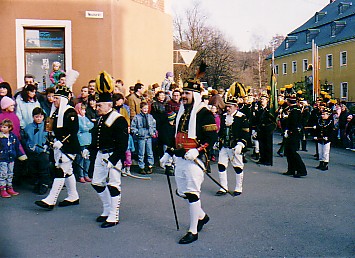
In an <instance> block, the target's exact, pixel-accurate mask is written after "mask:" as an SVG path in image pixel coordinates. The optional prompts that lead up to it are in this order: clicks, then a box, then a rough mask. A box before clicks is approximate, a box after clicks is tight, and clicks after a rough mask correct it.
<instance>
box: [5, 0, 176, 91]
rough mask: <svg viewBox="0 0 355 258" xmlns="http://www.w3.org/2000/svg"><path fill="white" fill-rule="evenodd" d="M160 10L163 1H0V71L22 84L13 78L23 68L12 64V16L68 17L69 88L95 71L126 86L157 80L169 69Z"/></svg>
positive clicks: (165, 22) (168, 31) (168, 34)
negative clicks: (94, 15) (92, 14)
mask: <svg viewBox="0 0 355 258" xmlns="http://www.w3.org/2000/svg"><path fill="white" fill-rule="evenodd" d="M162 10H164V1H163V0H159V1H157V2H153V1H143V2H142V1H134V0H119V1H118V0H100V1H98V0H62V1H47V0H28V1H26V0H22V1H21V0H2V1H0V17H1V18H0V33H1V35H6V37H4V36H2V38H3V39H2V40H1V43H0V60H1V62H0V76H1V77H3V78H4V80H5V81H8V82H9V83H10V84H11V85H12V87H13V89H15V88H17V87H21V86H22V84H23V82H22V81H19V80H17V77H18V76H17V74H18V73H19V69H24V67H20V68H19V69H18V67H17V61H16V19H31V20H54V21H55V20H66V21H68V20H69V21H71V38H72V42H71V53H72V57H71V61H72V62H71V63H72V65H71V67H72V69H74V70H77V71H79V73H80V76H79V78H78V80H77V82H76V84H75V85H74V89H73V90H74V93H76V94H77V93H78V92H79V91H80V88H81V86H83V85H87V82H88V81H89V80H90V79H93V78H95V77H96V76H97V74H98V73H99V72H100V71H101V70H106V71H107V72H108V73H110V74H111V75H112V76H114V77H115V78H116V79H117V78H120V79H122V80H123V81H124V82H125V85H126V87H128V86H130V85H133V84H134V83H135V82H136V81H137V80H140V81H141V82H142V83H144V84H146V85H148V84H151V83H154V82H159V83H160V82H161V81H162V80H163V79H164V76H165V73H166V72H167V71H172V69H173V64H172V63H173V60H172V50H173V36H172V30H173V28H172V18H171V16H170V15H168V14H166V13H164V12H163V11H162ZM86 11H100V12H103V19H90V18H86V17H85V12H86ZM68 63H70V62H68ZM69 68H70V67H69ZM22 73H24V71H22ZM37 80H38V78H37Z"/></svg>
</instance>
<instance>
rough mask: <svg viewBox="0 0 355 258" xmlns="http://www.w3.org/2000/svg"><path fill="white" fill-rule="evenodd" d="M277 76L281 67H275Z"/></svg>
mask: <svg viewBox="0 0 355 258" xmlns="http://www.w3.org/2000/svg"><path fill="white" fill-rule="evenodd" d="M275 74H277V75H279V65H275Z"/></svg>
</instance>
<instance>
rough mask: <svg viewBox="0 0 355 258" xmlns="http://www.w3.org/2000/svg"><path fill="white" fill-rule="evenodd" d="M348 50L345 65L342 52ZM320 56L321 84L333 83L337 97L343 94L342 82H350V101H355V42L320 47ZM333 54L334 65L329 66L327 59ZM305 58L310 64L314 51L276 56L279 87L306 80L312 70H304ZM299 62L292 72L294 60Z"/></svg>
mask: <svg viewBox="0 0 355 258" xmlns="http://www.w3.org/2000/svg"><path fill="white" fill-rule="evenodd" d="M343 51H346V52H347V64H346V65H344V66H341V65H340V53H341V52H343ZM318 53H319V57H320V72H319V78H320V84H325V81H327V83H328V84H331V85H333V93H334V97H335V98H340V96H341V89H340V88H341V83H342V82H347V83H348V101H350V102H354V101H355V74H354V71H355V42H354V41H348V42H342V43H339V44H334V45H329V46H325V47H320V48H319V52H318ZM328 54H332V55H333V67H332V68H327V66H326V60H327V55H328ZM303 59H307V60H308V64H312V51H311V50H308V51H304V52H299V53H296V54H292V55H289V56H285V57H281V58H276V59H275V65H278V67H279V68H278V69H279V74H278V76H277V85H278V88H281V87H284V85H287V84H291V83H292V84H294V83H295V82H300V81H304V80H305V76H307V77H309V76H311V75H312V71H304V70H303ZM293 61H296V62H297V72H296V73H292V62H293ZM283 63H286V64H287V74H283V73H282V66H283Z"/></svg>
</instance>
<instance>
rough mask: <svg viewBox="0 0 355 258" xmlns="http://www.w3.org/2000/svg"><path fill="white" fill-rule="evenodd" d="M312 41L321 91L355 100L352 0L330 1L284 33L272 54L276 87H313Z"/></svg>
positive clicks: (336, 96) (342, 98) (354, 17)
mask: <svg viewBox="0 0 355 258" xmlns="http://www.w3.org/2000/svg"><path fill="white" fill-rule="evenodd" d="M312 41H313V42H314V43H315V44H316V45H317V46H318V60H319V61H318V64H319V70H318V71H319V84H320V90H325V91H328V93H329V94H330V95H331V96H332V97H333V98H337V99H341V100H346V101H349V102H355V73H354V71H355V6H354V5H353V0H349V1H334V0H331V1H330V3H329V4H328V5H327V6H326V7H324V8H323V9H322V10H321V11H319V12H317V13H315V15H314V16H313V17H312V18H310V19H309V20H308V21H307V22H306V23H304V24H303V25H302V26H300V27H299V28H297V29H296V30H294V31H293V32H291V33H290V34H288V35H287V37H286V38H285V40H284V41H283V43H282V44H281V45H280V46H279V47H278V48H277V49H276V51H275V53H274V55H275V60H274V64H275V72H276V74H277V85H278V87H279V88H280V87H284V85H287V84H303V85H305V87H306V89H308V91H311V90H312V88H313V82H312V81H313V78H312V68H311V66H310V65H312V62H313V60H312ZM268 59H271V56H270V57H269V58H268ZM310 95H311V96H312V92H310Z"/></svg>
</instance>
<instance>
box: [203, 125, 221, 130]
mask: <svg viewBox="0 0 355 258" xmlns="http://www.w3.org/2000/svg"><path fill="white" fill-rule="evenodd" d="M202 128H203V130H204V131H205V132H213V131H217V129H218V128H217V125H216V124H210V125H204V126H202Z"/></svg>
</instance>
